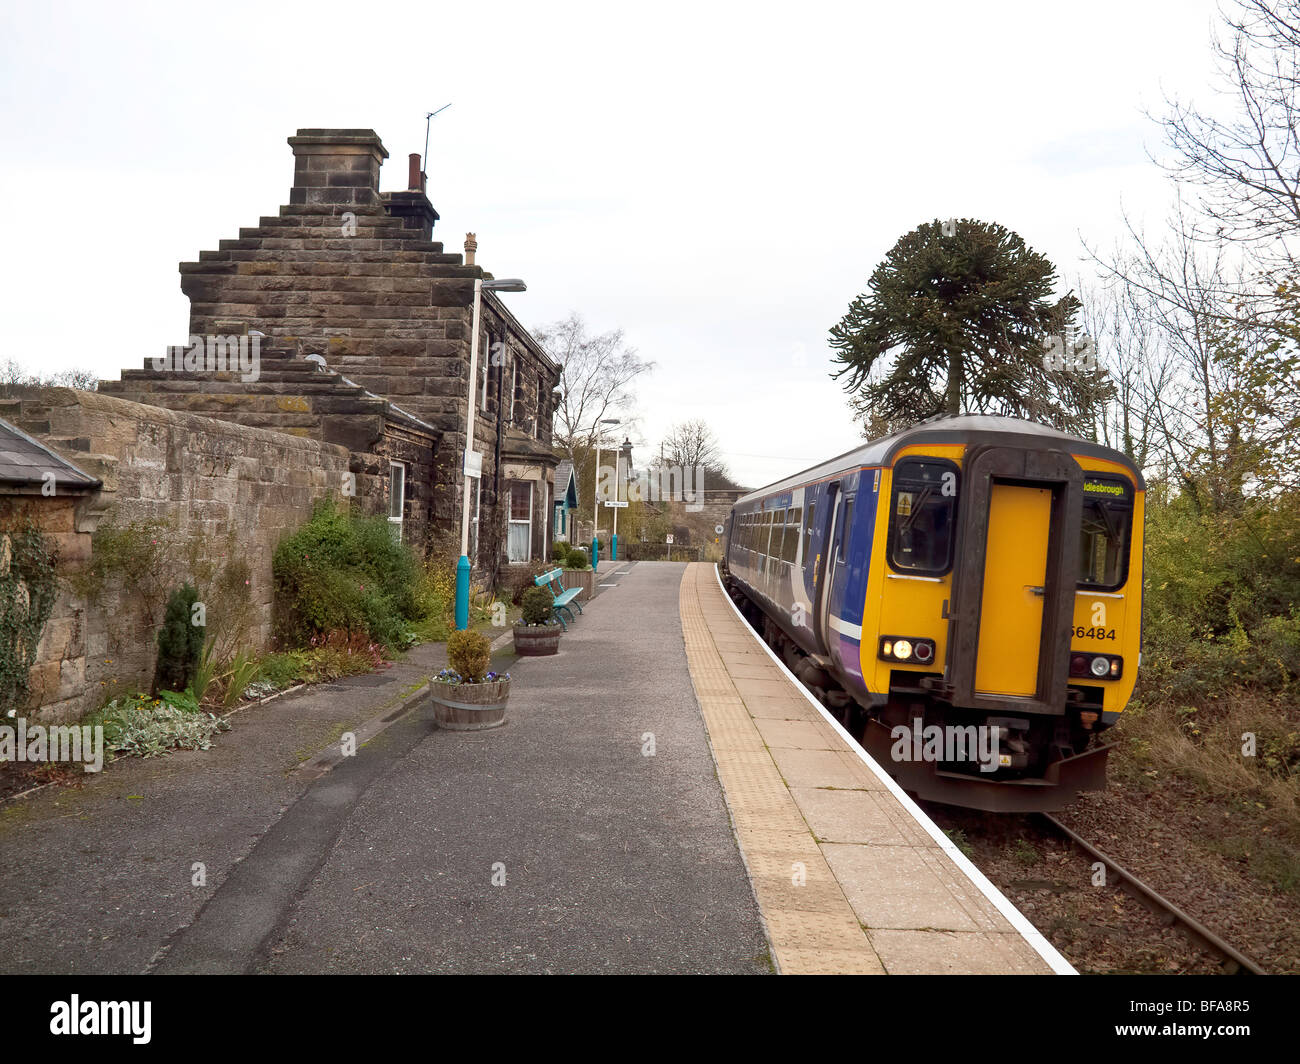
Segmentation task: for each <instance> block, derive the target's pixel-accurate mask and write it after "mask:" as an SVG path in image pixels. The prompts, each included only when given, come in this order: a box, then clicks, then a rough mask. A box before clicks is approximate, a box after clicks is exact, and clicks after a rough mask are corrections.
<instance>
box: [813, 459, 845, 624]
mask: <svg viewBox="0 0 1300 1064" xmlns="http://www.w3.org/2000/svg"><path fill="white" fill-rule="evenodd" d="M839 491H840V482H839V481H838V480H837V481H835V482H833V483H831V484H828V485H827V489H826V503H825V505H826V510H825V517H824V523H825V526H826V535H825V536H824V537H823V539H822V551H821V558H820V561H819V564H818V567H817V572H816V573H815V574H814V575H813V580H814V587H815V588H816V593H815V598H814V603H815V605H816V607H817V609H816V613H815V614H814V622H815V623H816V625H817V642H818V644H819V645H820V646H822V647H824V648H829V647H830V645H831V638H830V631H831V630H830V607H831V594H830V592H831V587H832V586H833V584H834V578H835V555H836V554H837V553H838V551H839V523H840V513H839V510H840V507H839V505H837V503H838V501H839Z"/></svg>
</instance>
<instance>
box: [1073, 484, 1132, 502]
mask: <svg viewBox="0 0 1300 1064" xmlns="http://www.w3.org/2000/svg"><path fill="white" fill-rule="evenodd" d="M1083 490H1084V493H1085V494H1088V495H1113V496H1115V497H1116V498H1117V499H1126V498H1128V486H1127V485H1125V484H1117V483H1116V482H1115V481H1113V480H1085V481H1084V482H1083Z"/></svg>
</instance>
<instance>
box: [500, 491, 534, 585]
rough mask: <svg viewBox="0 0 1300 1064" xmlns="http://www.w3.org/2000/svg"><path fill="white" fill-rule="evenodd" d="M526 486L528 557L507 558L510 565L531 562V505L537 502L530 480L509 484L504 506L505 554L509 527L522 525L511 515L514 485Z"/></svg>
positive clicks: (508, 543)
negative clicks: (506, 500)
mask: <svg viewBox="0 0 1300 1064" xmlns="http://www.w3.org/2000/svg"><path fill="white" fill-rule="evenodd" d="M516 484H527V485H528V557H526V558H509V561H510V564H511V565H523V564H525V563H527V562H531V561H532V560H533V504H534V503H535V502H536V501H537V500H536V498H535V495H534V492H533V481H531V480H512V481H511V482H510V492H509V495H508V496H507V498H508V502H507V504H506V552H507V555H508V554H509V550H510V526H511V525H522V524H523V523H524V522H523V521H516V520H515V519H514V518H513V517H512V516H511V514H512V513H513V512H514V499H515V485H516Z"/></svg>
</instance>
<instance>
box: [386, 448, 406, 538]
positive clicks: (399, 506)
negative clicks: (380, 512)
mask: <svg viewBox="0 0 1300 1064" xmlns="http://www.w3.org/2000/svg"><path fill="white" fill-rule="evenodd" d="M405 509H406V466H404V465H402V463H401V462H389V463H388V525H389V527H390V529H391V530H392V533H393V536H394V538H396V540H397V542H399V543H400V542H401V541H402V513H403V511H404V510H405Z"/></svg>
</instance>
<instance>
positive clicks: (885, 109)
mask: <svg viewBox="0 0 1300 1064" xmlns="http://www.w3.org/2000/svg"><path fill="white" fill-rule="evenodd" d="M1213 15H1214V5H1213V2H1212V0H1125V2H1112V0H1093V2H1092V3H1090V4H1087V5H1079V4H1075V3H1069V4H1067V3H1058V2H1053V3H1048V2H1045V0H1039V2H1036V3H1009V2H997V0H992V2H989V3H983V4H978V3H970V2H969V0H965V2H955V3H945V2H926V3H915V2H913V3H875V2H859V3H818V2H809V0H801V2H798V3H795V2H787V3H784V4H779V5H764V4H759V3H744V4H720V3H709V2H706V0H697V2H695V3H690V4H680V5H678V4H665V3H657V4H654V5H646V4H643V5H637V6H636V7H632V6H619V5H613V4H608V3H604V4H591V5H585V4H583V5H579V4H570V3H535V2H534V3H527V4H515V3H508V2H490V3H473V4H468V3H463V2H462V3H455V4H444V3H438V2H427V0H426V2H420V3H414V4H405V3H386V4H376V5H365V4H357V3H355V2H352V3H339V4H333V3H330V2H328V0H318V2H314V3H310V4H287V3H277V2H275V0H262V2H260V3H252V4H245V3H238V2H230V3H224V4H220V5H218V4H203V5H194V6H191V5H187V4H184V3H180V2H176V0H171V2H166V3H160V4H138V3H86V4H73V3H62V2H60V0H42V2H39V3H29V2H25V0H20V2H15V0H7V2H6V3H5V5H4V7H3V9H2V10H0V92H3V104H2V106H0V113H2V114H3V118H2V119H0V121H3V123H4V127H5V128H4V131H3V133H4V135H3V141H2V142H0V143H2V144H3V155H2V156H0V193H2V194H3V202H4V204H5V205H6V209H7V215H8V218H7V224H6V226H5V227H4V232H5V254H4V256H3V263H2V265H0V269H2V270H3V284H2V288H0V290H2V291H3V294H4V303H5V305H4V314H3V323H2V324H0V330H3V337H4V349H3V351H0V359H4V358H16V359H18V360H19V361H20V362H23V363H25V364H26V365H27V366H29V367H30V368H33V369H35V368H38V367H39V368H40V369H43V370H55V369H65V368H72V367H84V368H89V369H92V370H94V371H95V372H97V373H98V374H99V375H100V376H101V377H105V378H115V377H117V375H118V373H119V371H120V370H121V369H122V368H124V367H136V366H139V365H140V364H141V362H142V360H143V359H145V358H149V357H153V356H156V355H160V354H162V353H163V352H164V349H165V348H166V346H167V345H168V344H173V343H181V342H183V341H184V338H185V334H186V332H187V321H188V301H187V300H186V299H185V297H184V296H183V295H182V294H181V291H180V287H179V274H178V273H177V263H178V262H180V261H182V260H186V261H188V260H193V259H196V258H197V257H198V253H199V251H200V250H203V249H208V248H215V247H216V246H217V242H218V241H219V240H221V239H223V238H229V237H235V236H237V235H238V230H239V228H240V226H252V225H256V224H257V220H258V218H259V217H260V216H262V215H267V214H274V213H276V210H277V209H278V207H279V206H280V205H281V204H283V203H286V202H287V201H288V196H289V186H290V185H291V184H292V177H293V159H292V154H291V152H290V149H289V147H288V146H287V144H286V143H285V139H286V138H287V137H288V136H290V135H292V134H293V132H294V131H295V130H296V129H298V128H299V127H310V126H358V127H370V128H373V129H375V130H376V131H377V132H378V133H379V135H380V136H381V137H382V138H383V141H384V145H385V147H387V149H388V151H389V152H390V155H391V158H390V159H389V161H388V163H387V165H386V166H385V168H384V172H383V177H382V179H381V187H382V188H383V189H384V190H389V189H398V188H404V187H405V185H406V155H407V154H408V153H409V152H413V151H421V150H422V149H423V146H424V132H425V121H424V116H425V113H426V112H428V111H431V110H434V109H436V108H438V107H441V106H442V105H443V104H446V103H451V105H452V106H451V107H450V108H449V109H448V110H446V111H444V112H443V113H442V114H440V115H439V116H438V117H437V118H435V119H434V120H433V128H432V136H431V140H430V145H429V164H428V172H429V195H430V198H431V199H432V200H433V203H434V206H435V207H436V208H437V210H438V211H439V213H440V214H441V215H442V218H441V221H440V222H439V223H438V225H437V227H436V229H435V231H434V235H435V238H436V239H441V240H442V241H444V242H445V244H446V245H447V248H448V250H453V251H459V250H461V245H462V242H463V239H464V234H465V232H466V231H467V230H473V231H475V232H476V233H477V234H478V241H479V256H478V260H479V262H480V263H481V264H482V265H483V266H484V267H485V268H486V269H488V270H490V271H492V272H494V273H495V274H496V275H497V276H499V277H501V276H519V277H523V278H524V279H525V280H526V281H527V282H528V285H529V291H528V292H527V293H526V294H521V295H513V296H507V297H506V299H507V300H508V301H509V303H510V306H511V308H512V309H513V310H514V311H515V313H516V314H517V315H518V317H519V318H520V320H522V321H523V322H525V323H527V324H531V325H538V324H541V323H543V322H547V321H551V320H553V319H556V318H559V317H562V316H563V315H565V314H566V313H567V312H568V311H570V310H577V311H579V312H580V313H581V314H583V315H584V316H585V317H586V318H587V320H588V321H589V323H590V324H591V326H592V327H593V329H596V330H605V329H609V328H615V327H621V328H623V329H624V330H625V331H626V333H627V335H628V338H629V340H630V341H631V342H632V343H633V344H634V345H635V346H636V347H637V348H638V349H639V350H640V352H641V353H642V354H643V355H644V356H645V357H648V358H650V359H653V360H654V361H655V362H656V363H657V369H656V370H655V372H654V373H653V374H652V375H651V376H650V377H648V378H646V379H645V380H644V382H643V383H642V384H641V386H640V388H639V404H638V413H639V414H640V417H641V430H640V434H639V437H634V439H639V441H641V442H642V443H643V444H644V446H642V447H640V448H639V449H638V450H637V452H636V454H635V458H636V460H637V463H638V464H640V461H641V460H642V459H644V458H645V457H646V456H647V448H651V447H655V446H657V442H658V440H659V438H660V437H661V436H662V435H663V433H664V431H665V430H666V429H667V428H668V427H669V426H670V425H671V424H673V423H674V422H676V421H679V420H682V419H685V418H688V417H696V416H699V417H704V418H707V419H708V421H709V422H710V424H711V425H712V426H713V427H714V429H715V431H716V433H717V435H718V437H719V438H720V440H721V442H722V447H723V450H724V452H725V453H726V456H727V458H728V460H729V463H730V465H731V468H732V470H733V472H734V474H735V475H736V476H737V477H738V478H739V479H740V480H742V481H743V482H746V483H749V484H751V485H759V484H762V483H766V482H769V481H771V480H774V479H776V478H778V477H780V476H784V475H786V474H788V473H790V472H793V471H794V470H796V469H800V468H802V467H804V466H806V465H809V464H812V463H813V462H816V461H819V460H821V459H823V458H826V457H829V456H830V455H833V454H837V453H839V452H840V451H843V450H846V449H847V448H849V447H851V446H852V445H853V444H854V442H855V440H856V439H857V438H858V430H857V428H856V427H855V426H854V424H853V423H852V421H851V420H850V417H849V413H848V408H847V406H846V403H845V401H844V393H843V391H842V389H841V387H840V386H839V385H838V384H837V383H835V382H833V381H831V380H830V379H829V378H828V376H827V373H828V371H829V369H830V368H831V367H830V359H829V350H828V348H827V346H826V334H827V330H828V329H829V328H830V327H831V326H832V325H833V324H835V322H836V321H838V320H839V318H840V316H841V315H842V314H843V313H844V311H845V309H846V308H847V306H848V304H849V302H850V300H851V299H852V298H853V297H854V295H856V294H857V293H858V292H860V291H862V290H863V288H864V287H865V284H866V280H867V277H868V276H869V275H870V273H871V271H872V269H873V268H874V267H875V265H876V264H877V263H878V262H879V261H880V260H881V258H882V257H883V256H884V255H885V253H886V252H887V251H888V250H889V248H890V247H891V246H892V245H893V244H894V242H895V241H896V240H897V239H898V238H899V237H900V236H902V235H903V234H904V233H906V232H908V231H909V230H911V229H913V228H915V227H916V226H917V225H918V224H920V223H921V222H924V221H928V220H931V219H934V218H947V217H950V216H959V217H975V218H979V219H982V220H985V221H996V222H999V223H1001V224H1003V225H1005V226H1007V227H1009V228H1011V229H1014V230H1015V231H1017V232H1018V233H1020V234H1021V236H1023V237H1024V238H1025V240H1026V241H1027V242H1028V243H1029V244H1030V245H1031V246H1032V247H1033V248H1035V249H1036V250H1038V251H1040V252H1043V253H1044V254H1046V255H1047V256H1048V257H1049V258H1051V259H1052V260H1053V261H1054V262H1055V263H1056V264H1057V266H1058V268H1059V270H1060V271H1061V273H1062V274H1063V275H1064V276H1065V277H1066V278H1067V279H1070V280H1072V279H1073V278H1074V277H1075V276H1076V275H1077V274H1078V273H1079V272H1080V271H1082V270H1086V266H1085V264H1084V263H1083V262H1082V260H1081V244H1080V236H1081V235H1082V236H1083V237H1084V238H1085V239H1087V240H1088V241H1089V242H1090V243H1096V244H1099V245H1102V246H1110V245H1112V244H1113V243H1114V241H1115V239H1116V238H1117V237H1118V236H1119V234H1120V231H1121V219H1120V211H1121V206H1123V207H1124V208H1127V209H1128V210H1129V212H1130V214H1132V215H1134V216H1136V217H1138V218H1143V217H1145V218H1147V219H1148V220H1149V221H1151V222H1153V223H1154V222H1156V221H1158V219H1159V218H1160V217H1162V216H1163V213H1164V211H1165V207H1166V205H1167V203H1168V202H1169V199H1170V193H1169V188H1168V185H1167V182H1166V179H1165V178H1164V176H1163V175H1162V173H1161V171H1160V170H1159V169H1157V168H1156V167H1155V166H1154V165H1153V164H1152V163H1151V162H1150V161H1149V160H1148V159H1147V156H1146V151H1145V149H1146V148H1151V149H1153V150H1154V149H1157V148H1158V146H1159V143H1160V140H1159V132H1158V130H1157V128H1156V127H1155V126H1154V124H1153V123H1151V122H1150V121H1149V120H1148V119H1147V118H1145V117H1144V115H1143V108H1144V107H1145V108H1148V109H1151V110H1153V111H1159V110H1160V103H1161V94H1162V91H1167V92H1176V93H1182V94H1191V95H1192V96H1194V97H1195V98H1198V99H1205V98H1207V92H1208V85H1209V84H1210V82H1211V77H1212V67H1211V61H1210V53H1209V47H1208V42H1209V32H1210V27H1211V24H1212V21H1213ZM1100 354H1101V356H1102V358H1103V360H1104V357H1105V352H1101V353H1100Z"/></svg>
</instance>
